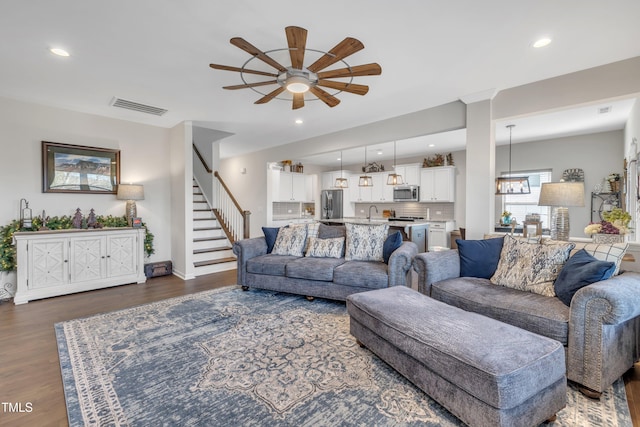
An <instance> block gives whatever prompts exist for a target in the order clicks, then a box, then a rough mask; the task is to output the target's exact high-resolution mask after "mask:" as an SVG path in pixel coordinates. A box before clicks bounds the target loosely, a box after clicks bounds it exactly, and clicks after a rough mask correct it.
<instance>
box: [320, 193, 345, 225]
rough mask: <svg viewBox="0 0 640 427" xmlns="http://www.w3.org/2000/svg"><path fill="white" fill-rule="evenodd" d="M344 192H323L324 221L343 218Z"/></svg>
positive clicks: (322, 214)
mask: <svg viewBox="0 0 640 427" xmlns="http://www.w3.org/2000/svg"><path fill="white" fill-rule="evenodd" d="M342 191H343V190H322V193H321V195H322V197H321V200H322V212H321V213H320V215H321V217H322V219H335V218H342V201H343V197H342V196H343V193H342Z"/></svg>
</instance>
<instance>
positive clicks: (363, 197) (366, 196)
mask: <svg viewBox="0 0 640 427" xmlns="http://www.w3.org/2000/svg"><path fill="white" fill-rule="evenodd" d="M359 181H360V176H359V175H353V176H350V177H349V189H348V190H349V201H350V202H352V203H365V202H371V201H372V199H373V195H372V188H373V187H360V186H359V185H358V182H359Z"/></svg>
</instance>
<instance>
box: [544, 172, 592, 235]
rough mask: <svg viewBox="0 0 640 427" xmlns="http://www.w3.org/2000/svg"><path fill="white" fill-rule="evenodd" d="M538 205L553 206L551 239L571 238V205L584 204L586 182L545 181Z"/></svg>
mask: <svg viewBox="0 0 640 427" xmlns="http://www.w3.org/2000/svg"><path fill="white" fill-rule="evenodd" d="M538 206H553V213H552V214H551V224H550V228H551V239H553V240H565V241H566V240H569V206H584V183H583V182H562V181H561V182H547V183H544V184H542V189H541V190H540V199H538Z"/></svg>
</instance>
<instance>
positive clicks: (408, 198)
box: [393, 185, 420, 202]
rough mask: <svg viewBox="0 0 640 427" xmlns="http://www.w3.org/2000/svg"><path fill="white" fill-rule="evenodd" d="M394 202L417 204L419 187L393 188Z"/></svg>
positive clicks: (404, 186) (403, 186)
mask: <svg viewBox="0 0 640 427" xmlns="http://www.w3.org/2000/svg"><path fill="white" fill-rule="evenodd" d="M393 201H394V202H419V201H420V187H419V186H417V185H402V186H398V187H393Z"/></svg>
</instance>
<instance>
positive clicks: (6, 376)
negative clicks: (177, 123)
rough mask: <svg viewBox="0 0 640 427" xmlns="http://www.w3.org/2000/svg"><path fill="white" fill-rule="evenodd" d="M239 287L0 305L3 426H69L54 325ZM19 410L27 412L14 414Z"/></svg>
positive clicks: (637, 388) (179, 287) (150, 288)
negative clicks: (93, 315)
mask: <svg viewBox="0 0 640 427" xmlns="http://www.w3.org/2000/svg"><path fill="white" fill-rule="evenodd" d="M235 283H236V272H235V270H232V271H227V272H223V273H216V274H212V275H208V276H201V277H198V278H197V279H194V280H188V281H183V280H180V279H178V278H177V277H175V276H166V277H157V278H154V279H150V280H149V281H147V283H146V284H144V285H126V286H119V287H115V288H110V289H102V290H98V291H92V292H85V293H81V294H74V295H67V296H61V297H56V298H50V299H46V300H41V301H33V302H30V303H28V304H24V305H19V306H15V305H13V303H7V302H5V303H2V304H0V402H2V406H0V426H20V427H22V426H66V425H67V411H66V406H65V401H64V393H63V389H62V377H61V375H60V365H59V361H58V349H57V345H56V339H55V334H54V329H53V325H54V323H57V322H61V321H65V320H70V319H75V318H78V317H85V316H90V315H92V314H97V313H104V312H109V311H113V310H118V309H121V308H126V307H132V306H135V305H139V304H144V303H148V302H153V301H158V300H162V299H166V298H171V297H175V296H180V295H185V294H190V293H194V292H200V291H204V290H207V289H213V288H219V287H223V286H228V285H233V284H235ZM625 382H626V384H627V385H626V389H627V396H628V399H629V406H630V408H631V415H632V418H633V425H634V427H640V364H636V366H635V368H634V369H631V370H630V371H629V372H627V374H626V375H625ZM9 403H11V404H12V407H11V408H10V407H9V405H8V404H9ZM17 404H20V405H19V406H16V405H17ZM28 404H29V405H28ZM29 407H31V408H32V409H31V411H30V412H29ZM20 410H22V411H23V412H16V411H20Z"/></svg>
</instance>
